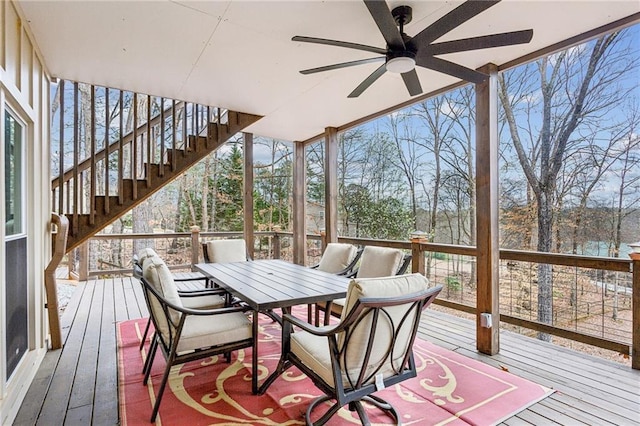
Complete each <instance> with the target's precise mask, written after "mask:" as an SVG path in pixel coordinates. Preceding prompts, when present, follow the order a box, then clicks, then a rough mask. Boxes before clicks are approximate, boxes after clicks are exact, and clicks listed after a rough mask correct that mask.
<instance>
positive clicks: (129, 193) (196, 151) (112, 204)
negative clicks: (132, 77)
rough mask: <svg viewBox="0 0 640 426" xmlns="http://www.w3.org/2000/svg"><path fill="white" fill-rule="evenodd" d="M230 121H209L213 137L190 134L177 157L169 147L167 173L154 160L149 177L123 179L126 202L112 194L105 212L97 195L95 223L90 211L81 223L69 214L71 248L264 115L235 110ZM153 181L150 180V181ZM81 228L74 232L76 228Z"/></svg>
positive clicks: (69, 244)
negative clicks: (135, 195)
mask: <svg viewBox="0 0 640 426" xmlns="http://www.w3.org/2000/svg"><path fill="white" fill-rule="evenodd" d="M227 114H228V115H227V119H228V123H226V124H216V123H210V124H209V129H208V130H209V135H210V136H209V137H205V136H189V137H188V147H189V148H187V150H186V151H185V150H182V149H177V150H176V153H175V158H173V157H174V154H173V150H172V149H167V150H166V153H167V159H168V164H165V165H164V175H163V176H160V174H159V172H160V165H159V164H155V163H151V164H147V165H145V173H146V176H149V178H150V179H149V181H148V180H147V179H135V180H134V179H123V181H122V194H121V196H122V199H123V204H118V202H119V200H120V197H118V196H109V214H108V215H107V214H105V212H104V206H105V201H106V197H105V196H97V197H96V198H95V203H94V206H95V215H94V224H89V215H78V216H77V223H76V224H75V225H74V224H73V215H68V216H67V217H68V218H69V222H70V228H69V229H70V235H69V239H68V241H67V251H69V250H71V249H73V248H75V247H77V246H78V245H80V244H81V243H83V242H84V241H86V240H87V239H88V238H90V237H91V236H92V235H94V234H96V233H97V232H98V231H100V230H101V229H103V228H104V227H105V226H107V225H108V224H110V223H111V222H113V221H114V220H116V219H117V218H118V217H120V216H121V215H122V214H124V213H126V212H127V211H128V210H130V209H131V208H133V207H135V206H136V205H138V204H140V203H141V202H142V201H144V200H145V199H146V198H147V197H149V196H150V195H151V194H153V193H154V192H156V191H157V190H158V189H160V188H161V187H162V186H164V185H166V184H167V183H169V182H171V181H172V180H174V179H175V178H176V177H178V176H180V175H181V174H182V173H184V171H185V170H187V169H188V168H189V167H191V166H193V165H194V164H196V163H197V162H198V161H200V160H202V159H203V158H204V157H205V156H207V155H208V154H210V153H211V152H213V151H214V150H216V149H218V148H219V147H220V146H222V145H223V144H224V143H226V142H227V140H228V139H229V138H231V137H232V136H233V135H235V134H236V133H238V132H240V131H242V130H243V129H244V128H246V127H247V126H249V125H251V124H253V123H255V122H256V121H257V120H259V119H260V118H261V117H260V116H257V115H252V114H244V113H237V112H235V111H228V112H227ZM149 182H150V184H149ZM134 185H135V191H136V193H137V198H136V199H135V200H134V199H133V192H134ZM74 228H75V229H77V232H75V233H74V232H73V229H74Z"/></svg>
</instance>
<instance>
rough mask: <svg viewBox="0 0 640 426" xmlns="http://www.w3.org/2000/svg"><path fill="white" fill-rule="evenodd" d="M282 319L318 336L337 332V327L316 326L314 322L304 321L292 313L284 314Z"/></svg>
mask: <svg viewBox="0 0 640 426" xmlns="http://www.w3.org/2000/svg"><path fill="white" fill-rule="evenodd" d="M282 319H283V320H284V321H285V322H290V323H291V324H293V325H295V326H297V327H300V328H301V329H303V330H304V331H307V332H309V333H311V334H314V335H316V336H331V335H332V334H335V331H334V330H335V328H336V327H322V328H321V327H316V326H315V325H313V324H309V323H308V322H306V321H303V320H301V319H298V318H296V317H294V316H293V315H291V314H284V316H283V317H282Z"/></svg>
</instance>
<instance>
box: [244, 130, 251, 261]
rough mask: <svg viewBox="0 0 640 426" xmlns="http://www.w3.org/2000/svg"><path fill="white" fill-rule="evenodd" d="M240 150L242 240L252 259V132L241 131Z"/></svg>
mask: <svg viewBox="0 0 640 426" xmlns="http://www.w3.org/2000/svg"><path fill="white" fill-rule="evenodd" d="M242 137H243V142H242V152H243V153H244V179H243V187H244V198H243V200H242V206H243V212H244V240H245V241H246V243H247V253H248V254H249V256H251V258H252V259H253V255H254V253H253V231H254V229H253V133H242Z"/></svg>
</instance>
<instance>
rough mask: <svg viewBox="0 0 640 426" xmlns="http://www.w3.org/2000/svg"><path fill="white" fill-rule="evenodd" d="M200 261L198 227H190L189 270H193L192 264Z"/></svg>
mask: <svg viewBox="0 0 640 426" xmlns="http://www.w3.org/2000/svg"><path fill="white" fill-rule="evenodd" d="M196 263H200V227H199V226H195V225H194V226H192V227H191V270H192V271H194V270H195V268H194V265H195V264H196Z"/></svg>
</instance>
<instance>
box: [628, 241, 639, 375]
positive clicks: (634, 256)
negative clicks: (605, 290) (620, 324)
mask: <svg viewBox="0 0 640 426" xmlns="http://www.w3.org/2000/svg"><path fill="white" fill-rule="evenodd" d="M629 257H631V260H632V261H633V262H632V272H633V287H632V289H631V291H632V302H631V312H632V320H631V321H632V325H631V330H632V333H633V334H632V336H631V368H633V369H634V370H640V253H636V252H633V253H631V254H630V255H629Z"/></svg>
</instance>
